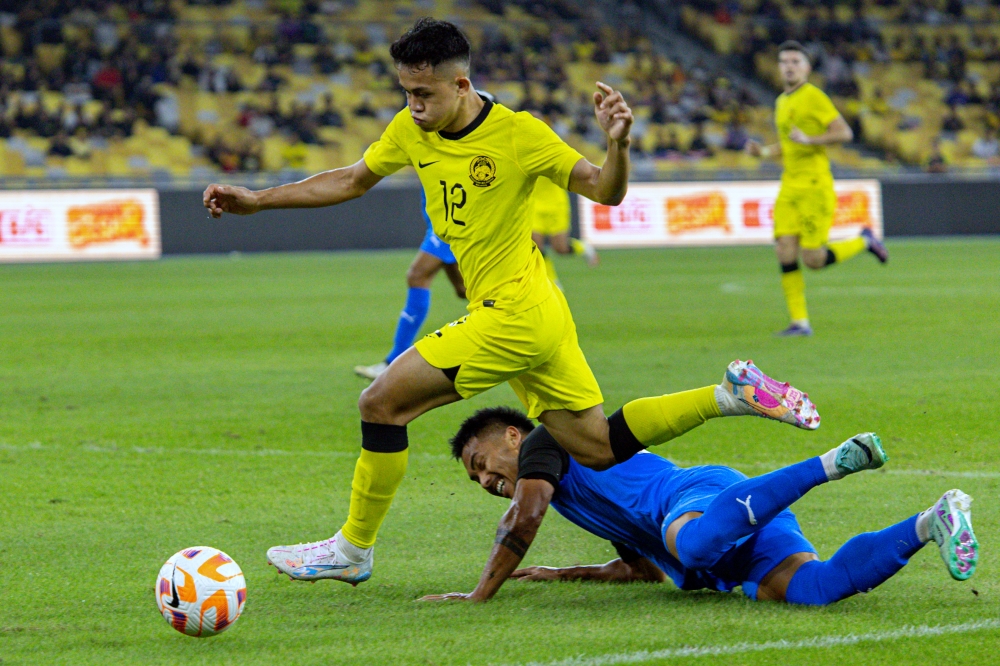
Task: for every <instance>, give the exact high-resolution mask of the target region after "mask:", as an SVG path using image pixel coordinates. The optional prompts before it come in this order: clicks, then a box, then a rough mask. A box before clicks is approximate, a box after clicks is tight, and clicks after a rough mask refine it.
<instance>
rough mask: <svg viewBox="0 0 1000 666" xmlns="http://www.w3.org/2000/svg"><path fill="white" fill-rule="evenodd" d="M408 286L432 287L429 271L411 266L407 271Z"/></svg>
mask: <svg viewBox="0 0 1000 666" xmlns="http://www.w3.org/2000/svg"><path fill="white" fill-rule="evenodd" d="M406 286H407V287H410V288H411V289H412V288H424V289H426V288H428V287H430V277H429V276H428V275H427V273H426V272H425V271H423V270H421V269H419V268H414V267H413V266H410V268H409V269H407V271H406Z"/></svg>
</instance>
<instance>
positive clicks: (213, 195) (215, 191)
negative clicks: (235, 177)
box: [202, 184, 260, 219]
mask: <svg viewBox="0 0 1000 666" xmlns="http://www.w3.org/2000/svg"><path fill="white" fill-rule="evenodd" d="M202 203H204V204H205V208H207V209H208V212H209V213H211V214H212V217H214V218H215V219H219V218H220V217H222V214H223V213H234V214H236V215H252V214H253V213H256V212H257V211H259V210H260V204H258V203H257V193H256V192H253V191H251V190H248V189H247V188H245V187H236V186H234V185H215V184H212V185H209V186H208V187H206V188H205V194H203V195H202Z"/></svg>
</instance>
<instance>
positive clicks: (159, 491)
mask: <svg viewBox="0 0 1000 666" xmlns="http://www.w3.org/2000/svg"><path fill="white" fill-rule="evenodd" d="M890 249H891V251H892V253H893V257H892V261H891V263H890V264H889V265H888V266H885V267H883V266H880V265H878V264H877V263H876V262H875V261H874V260H873V259H872V258H871V257H869V256H861V257H858V258H857V259H855V260H853V261H852V262H851V263H850V264H848V265H844V266H836V267H834V268H832V269H831V270H828V271H826V272H823V273H821V274H817V273H812V274H809V275H807V276H806V280H807V288H808V298H809V305H810V308H811V312H812V316H813V325H814V327H815V330H816V335H815V336H814V337H813V338H811V339H791V340H783V339H778V338H775V337H774V336H773V332H774V331H775V330H777V329H779V328H781V327H782V326H783V325H784V324H785V323H786V322H785V312H784V304H783V300H782V297H781V291H780V287H779V280H778V270H777V266H776V265H775V260H774V257H773V254H772V252H771V250H770V249H769V248H763V247H760V248H734V249H692V250H663V251H660V250H657V251H631V252H624V251H622V252H606V253H604V255H603V263H602V265H601V266H600V267H599V268H597V269H595V270H588V269H587V268H586V267H585V266H583V262H580V261H578V260H571V259H567V260H563V261H558V267H559V270H560V272H561V276H562V281H563V284H564V285H565V287H566V292H567V296H568V298H569V301H570V304H571V306H572V307H573V311H574V313H575V317H576V321H577V324H578V326H579V331H580V339H581V344H582V346H583V348H584V351H585V352H586V353H587V356H588V358H589V360H590V362H591V365H592V366H593V368H594V371H595V373H596V375H597V377H598V379H599V381H600V382H601V385H602V387H603V389H604V393H605V398H606V401H607V403H606V407H607V411H608V412H609V413H610V412H611V411H613V410H614V409H617V408H618V407H619V406H620V405H621V404H622V403H623V402H625V401H627V400H629V399H632V398H635V397H640V396H645V395H652V394H659V393H665V392H671V391H678V390H683V389H687V388H694V387H698V386H703V385H706V384H710V383H715V382H717V381H718V380H719V379H720V378H721V376H722V373H723V369H724V368H725V366H726V364H727V363H728V362H729V361H731V360H732V359H734V358H737V357H740V358H748V357H750V358H753V359H754V360H755V361H756V362H757V363H758V364H759V365H760V366H761V367H762V368H764V369H765V370H766V371H767V372H768V373H769V374H772V375H773V376H776V377H778V378H781V379H786V380H789V381H791V382H793V383H794V384H795V385H796V386H798V387H800V388H803V389H805V390H807V391H809V393H810V396H811V397H812V398H813V399H814V400H815V402H816V403H817V405H818V406H819V408H820V411H821V413H822V415H823V426H822V428H820V430H819V431H817V432H813V433H810V432H804V431H800V430H796V429H793V428H790V427H787V426H783V425H780V424H776V423H773V422H766V421H763V420H761V419H750V418H744V419H723V420H716V421H712V422H710V423H708V424H707V425H705V426H704V427H701V428H699V429H697V430H695V431H693V432H691V433H689V434H687V435H685V436H684V437H683V438H680V439H678V440H675V441H673V442H669V443H667V444H666V445H664V446H661V447H659V449H658V451H659V453H661V454H663V455H667V456H670V457H671V458H673V459H675V460H677V461H678V462H679V463H681V464H698V463H724V464H731V465H733V466H736V467H738V468H740V469H742V470H744V471H746V472H747V473H750V474H759V473H762V472H765V471H768V470H770V469H772V468H774V467H776V466H780V465H783V464H786V463H791V462H795V461H798V460H800V459H803V458H805V457H808V456H812V455H816V454H818V453H821V452H823V451H826V450H827V449H828V448H830V447H831V446H832V445H835V444H837V443H839V442H840V441H842V440H843V439H845V438H846V437H849V436H850V435H853V434H855V433H856V432H860V431H865V430H875V431H877V432H879V433H880V434H881V435H882V437H883V439H884V442H885V445H886V448H887V450H888V451H889V454H890V456H891V458H892V459H891V461H890V463H889V464H888V465H887V467H886V468H885V470H884V471H883V472H873V473H865V474H860V475H857V476H855V477H851V478H849V479H846V480H844V481H843V482H840V483H835V484H830V485H827V486H823V487H821V488H818V489H817V490H815V491H813V492H812V493H810V494H809V495H808V496H806V497H805V498H804V499H803V500H801V501H800V502H799V503H797V504H796V505H795V506H794V510H795V511H796V513H797V514H798V516H799V518H800V521H801V522H802V525H803V529H804V531H805V533H806V536H807V537H809V538H810V539H811V540H812V541H813V543H814V544H815V545H816V547H817V548H818V550H819V552H820V555H821V556H823V557H828V556H830V555H831V554H832V553H833V552H834V550H836V548H837V547H839V546H840V544H841V543H843V542H844V541H845V540H846V539H848V538H849V537H851V536H853V535H854V534H856V533H858V532H861V531H867V530H873V529H878V528H881V527H883V526H886V525H889V524H890V523H893V522H896V521H898V520H901V519H903V518H905V517H907V516H909V515H911V514H913V513H914V512H916V511H918V510H921V509H923V508H925V507H927V506H928V505H929V504H930V503H931V502H933V501H934V500H936V499H937V497H938V496H939V495H940V494H941V493H942V492H943V491H945V490H948V489H949V488H953V487H960V488H962V489H963V490H965V491H966V492H968V493H969V494H971V495H972V496H973V497H974V498H975V503H974V505H973V512H974V520H975V526H976V529H977V533H978V535H979V537H980V539H981V543H982V558H981V563H980V568H979V571H978V572H977V574H976V576H975V577H974V578H973V579H972V580H971V581H968V582H966V583H957V582H954V581H952V580H951V579H950V578H949V577H948V575H947V573H946V572H945V570H944V567H943V565H942V564H941V561H940V559H939V557H938V555H937V553H936V552H935V550H934V549H933V548H932V547H931V548H925V549H924V550H923V551H921V552H920V553H918V554H917V556H916V557H915V558H914V559H913V560H912V562H911V564H910V565H909V566H908V567H906V568H905V569H904V570H903V571H902V572H901V573H900V574H899V575H898V576H897V577H895V578H894V579H892V580H890V581H889V582H888V583H886V584H885V585H883V586H881V587H880V588H878V589H876V590H875V591H873V592H871V593H870V594H865V595H858V596H856V597H854V598H851V599H849V600H847V601H844V602H841V603H839V604H835V605H833V606H831V607H828V608H822V609H808V608H794V607H788V606H786V605H779V604H768V603H752V602H750V601H748V600H746V599H745V598H744V597H743V596H742V595H741V594H739V593H738V592H737V593H734V594H728V595H727V594H717V593H708V592H703V593H682V592H679V591H677V590H675V589H673V588H672V587H671V586H670V585H648V584H639V585H631V586H611V585H599V584H532V583H518V582H512V583H508V584H507V586H505V587H504V588H503V589H502V590H501V591H500V593H499V595H498V596H497V597H496V599H495V600H494V601H492V602H491V603H489V604H485V605H478V606H473V605H467V604H448V605H426V604H419V603H416V602H415V601H414V600H415V599H417V598H418V597H420V596H421V595H425V594H430V593H439V592H452V591H469V590H471V589H472V588H473V587H474V585H475V583H476V580H477V579H478V577H479V574H480V571H481V567H482V565H483V563H484V562H485V558H486V555H487V552H488V550H489V548H490V545H491V543H492V540H493V536H494V532H495V529H496V524H497V520H498V518H499V517H500V515H501V514H502V513H503V511H504V510H505V508H506V506H505V505H506V503H505V502H504V501H503V500H499V499H497V498H494V497H491V496H488V495H487V494H486V493H484V492H482V491H481V490H480V489H478V488H477V487H476V486H474V485H473V484H472V483H470V482H469V481H468V479H467V478H466V477H465V475H464V474H463V473H462V470H461V469H460V467H459V465H458V464H457V463H456V462H455V461H453V460H450V459H449V458H448V456H447V445H446V441H445V440H446V438H447V437H448V436H449V435H450V434H451V433H452V432H453V430H454V429H455V428H456V427H457V425H458V423H459V421H460V419H462V418H463V417H464V416H466V415H467V414H469V413H470V412H471V411H473V410H474V409H477V408H479V407H483V406H487V405H491V404H496V403H508V404H515V403H516V399H515V398H514V395H513V393H512V392H511V391H510V390H509V389H508V388H507V387H501V388H498V389H496V390H494V391H491V392H489V393H487V394H485V395H482V396H479V397H478V398H477V399H475V400H472V401H469V402H467V403H461V404H457V405H452V406H449V407H445V408H443V409H440V410H437V411H435V412H433V413H431V414H429V415H426V416H424V417H422V418H420V419H418V420H417V421H416V422H415V423H413V424H412V425H411V426H410V441H411V452H412V453H411V457H410V467H409V471H408V473H407V477H406V480H405V482H404V484H403V486H402V488H401V489H400V492H399V494H398V496H397V497H396V501H395V504H394V506H393V509H392V511H391V513H390V514H389V518H388V520H387V522H386V524H385V527H384V529H383V530H382V533H381V535H380V540H379V544H378V547H377V549H376V561H375V564H376V566H375V573H374V577H373V578H372V580H371V581H369V582H367V583H365V584H363V585H361V586H359V587H357V588H356V589H355V588H351V587H349V586H347V585H342V584H338V583H329V582H321V583H317V584H315V585H307V584H303V583H292V582H289V580H288V579H287V578H285V577H279V576H277V575H275V573H274V571H273V569H270V568H269V567H267V566H266V562H265V559H264V551H265V549H266V548H267V547H269V546H271V545H275V544H279V543H288V542H293V543H294V542H297V541H302V540H313V539H319V538H325V537H327V536H329V535H331V534H332V533H333V532H334V531H336V529H337V528H338V527H340V525H341V523H342V521H343V519H344V517H345V515H346V511H347V501H348V493H349V488H350V479H351V475H352V471H353V467H354V459H355V456H356V453H357V451H358V446H359V426H358V420H359V419H358V415H357V408H356V401H357V396H358V394H359V392H360V391H361V389H362V388H363V386H364V383H363V382H362V380H360V379H358V378H356V377H354V376H353V375H352V374H351V367H352V366H353V365H354V364H357V363H373V362H375V361H377V360H379V359H380V358H381V356H382V355H383V354H384V353H385V352H386V349H387V345H388V343H389V341H390V337H391V335H392V330H393V327H394V324H395V318H396V315H397V313H398V311H399V308H400V307H401V305H402V302H403V298H404V294H405V286H404V282H403V274H404V271H405V269H406V266H407V264H408V262H409V260H410V258H411V257H412V252H391V253H348V254H302V255H261V256H242V257H237V258H229V257H212V258H173V259H167V260H164V261H160V262H155V263H122V264H78V265H47V266H42V265H35V266H3V267H0V662H2V663H3V664H4V666H6V665H7V664H21V663H24V664H117V663H121V664H251V663H253V664H258V663H259V664H271V663H289V664H291V663H294V664H312V663H317V664H318V663H323V664H497V665H515V664H524V663H528V662H538V663H551V662H562V663H567V664H568V663H574V664H581V665H582V664H591V665H592V666H600V665H602V664H612V663H667V662H670V663H689V662H697V663H698V664H716V663H718V664H734V663H739V664H744V663H745V664H788V663H807V662H808V663H828V664H887V663H904V662H911V663H912V662H918V661H919V662H921V663H944V662H945V661H952V660H955V659H959V658H960V659H961V660H962V661H963V662H964V663H982V664H985V663H995V660H996V658H997V656H996V655H997V651H998V648H1000V583H998V571H1000V570H998V565H997V561H998V559H997V555H996V553H997V552H998V550H1000V540H998V538H997V536H996V534H997V530H998V527H1000V508H998V504H997V503H998V499H1000V492H998V490H1000V439H998V435H997V426H996V423H997V416H996V414H997V404H998V403H997V391H996V386H997V373H998V370H1000V364H998V356H1000V354H998V352H1000V324H998V315H1000V279H998V277H997V276H998V275H1000V242H998V240H996V239H982V238H972V239H965V240H946V241H933V242H932V241H897V242H892V243H890ZM462 313H463V305H462V304H461V303H460V302H459V301H458V300H457V299H456V298H455V297H454V295H453V294H451V293H450V290H449V287H448V285H447V282H446V280H445V279H444V278H443V277H442V278H440V279H439V280H438V282H437V284H436V285H435V288H434V303H433V308H432V311H431V315H430V318H429V320H428V326H429V327H430V328H433V327H435V326H437V325H440V324H442V323H444V322H447V321H449V320H451V319H454V318H457V317H458V316H460V315H461V314H462ZM193 545H211V546H215V547H218V548H221V549H223V550H225V551H227V552H228V553H229V554H230V555H232V556H233V557H234V558H235V559H236V561H237V562H238V563H239V564H240V565H241V566H242V567H243V570H244V572H245V573H246V579H247V584H248V588H249V593H248V601H247V605H246V609H245V612H244V614H243V616H242V618H241V619H240V621H239V622H238V623H237V624H236V625H235V626H234V627H233V628H232V629H230V630H229V631H228V632H226V633H225V634H223V635H221V636H219V637H215V638H211V639H205V640H198V639H193V638H187V637H185V636H182V635H180V634H178V633H177V632H175V631H174V630H173V629H171V628H170V627H169V626H168V625H167V624H166V623H165V622H164V621H163V619H162V618H161V617H160V616H159V615H158V614H157V611H156V607H155V604H154V600H153V582H154V579H155V577H156V573H157V571H158V569H159V567H160V565H161V564H162V562H163V561H164V560H165V559H166V558H167V557H168V556H170V555H171V554H173V553H174V552H176V551H177V550H180V549H181V548H184V547H188V546H193ZM612 557H613V552H612V549H611V547H610V546H609V545H608V544H606V543H604V542H602V541H600V540H598V539H597V538H595V537H592V536H590V535H587V534H586V533H584V532H583V531H581V530H579V529H577V528H575V527H573V526H572V525H570V524H569V523H568V522H566V521H565V520H563V519H562V518H560V517H559V516H557V515H556V514H555V512H554V511H552V512H550V513H549V516H548V518H547V519H546V521H545V524H544V525H543V527H542V529H541V532H540V534H539V536H538V538H537V540H536V541H535V544H534V546H532V548H531V550H530V552H529V554H528V556H527V558H526V563H527V564H548V565H568V564H573V563H595V562H603V561H606V560H608V559H611V558H612ZM926 627H945V630H944V631H947V632H953V633H939V634H936V635H927V634H928V633H932V632H930V631H929V630H928V629H926ZM935 631H941V630H935ZM861 635H864V636H863V637H862V639H860V640H858V639H856V638H851V636H855V637H857V636H861ZM815 639H820V640H818V641H817V640H815ZM782 640H784V641H787V642H786V643H776V642H778V641H782ZM810 641H813V642H810ZM823 641H826V642H825V643H824V642H823ZM733 646H736V647H733ZM682 648H693V649H692V650H689V651H687V652H684V651H682V650H681V649H682ZM641 651H648V654H647V655H646V657H648V658H645V659H644V658H643V657H642V656H641V655H640V654H637V653H640V652H641ZM572 658H578V659H576V661H566V660H570V659H572Z"/></svg>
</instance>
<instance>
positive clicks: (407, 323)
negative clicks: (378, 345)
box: [385, 287, 431, 363]
mask: <svg viewBox="0 0 1000 666" xmlns="http://www.w3.org/2000/svg"><path fill="white" fill-rule="evenodd" d="M430 309H431V290H430V289H424V288H423V287H410V290H409V291H408V292H407V293H406V307H404V308H403V311H402V312H400V313H399V323H398V324H396V339H395V341H394V344H393V348H392V351H391V352H389V355H388V356H386V357H385V362H386V363H392V362H393V361H394V360H395V359H396V357H397V356H399V355H400V354H402V353H403V352H405V351H406V350H407V349H409V348H410V346H411V345H412V344H413V339H414V338H415V337H417V333H419V332H420V327H421V326H423V325H424V320H425V319H427V311H428V310H430Z"/></svg>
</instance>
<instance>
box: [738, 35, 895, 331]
mask: <svg viewBox="0 0 1000 666" xmlns="http://www.w3.org/2000/svg"><path fill="white" fill-rule="evenodd" d="M778 68H779V69H780V71H781V79H782V83H783V84H784V88H785V91H784V92H783V93H782V94H781V95H779V96H778V100H777V102H775V108H774V123H775V126H776V127H777V130H778V143H776V144H772V145H769V146H761V145H760V144H759V143H757V142H756V141H749V142H747V152H749V153H750V154H751V155H755V156H757V157H777V156H780V157H781V159H782V162H783V166H784V171H783V172H782V175H781V191H780V192H779V193H778V200H777V201H776V202H775V204H774V239H775V250H776V252H777V255H778V262H779V263H780V264H781V286H782V289H783V290H784V292H785V302H786V304H787V305H788V314H789V317H790V318H791V323H790V324H789V326H788V328H786V329H784V330H783V331H781V332H780V333H779V334H778V335H782V336H807V335H812V325H811V324H810V323H809V313H808V310H807V309H806V287H805V280H804V279H803V277H802V270H801V269H800V268H799V255H800V254H801V255H802V261H803V263H805V265H806V266H808V267H809V268H812V269H814V270H818V269H822V268H826V267H827V266H830V265H832V264H835V263H839V262H844V261H847V260H848V259H850V258H851V257H854V256H855V255H857V254H858V253H860V252H862V251H864V250H868V251H869V252H871V253H872V254H874V255H875V256H876V257H877V258H878V260H879V261H881V262H882V263H885V262H887V261H888V260H889V253H888V252H887V251H886V249H885V246H884V245H883V244H882V242H881V241H880V240H879V239H877V238H875V236H874V235H873V234H872V232H871V230H870V229H864V230H862V232H861V234H860V235H858V236H857V237H855V238H851V239H849V240H844V241H838V242H835V243H830V242H828V241H829V236H830V227H831V226H832V225H833V215H834V211H835V209H836V205H837V197H836V195H835V194H834V190H833V174H832V173H831V172H830V159H829V158H828V157H827V155H826V146H827V145H829V144H833V143H847V142H849V141H851V140H852V139H853V138H854V133H853V132H852V131H851V128H850V126H848V124H847V121H845V120H844V118H843V117H842V116H841V115H840V112H838V111H837V109H836V107H835V106H834V105H833V102H832V101H830V98H829V97H827V95H826V93H824V92H823V91H822V90H820V89H819V88H817V87H816V86H814V85H813V84H811V83H809V82H808V78H809V73H810V72H811V71H812V68H811V65H810V62H809V54H808V53H807V52H806V50H805V48H804V47H803V46H802V45H801V44H799V43H798V42H794V41H789V42H785V43H783V44H782V45H781V46H780V47H778Z"/></svg>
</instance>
